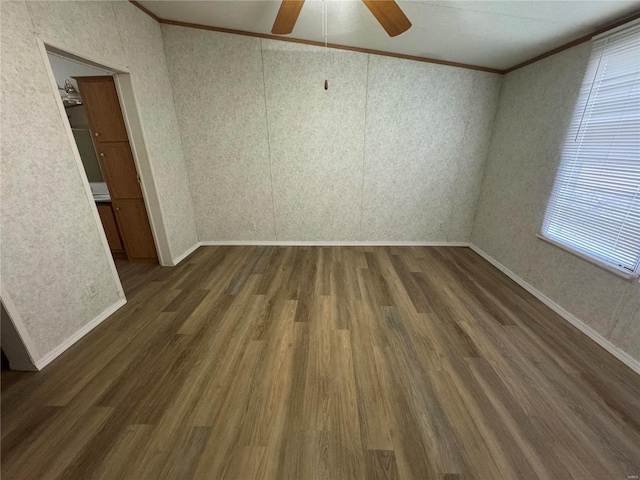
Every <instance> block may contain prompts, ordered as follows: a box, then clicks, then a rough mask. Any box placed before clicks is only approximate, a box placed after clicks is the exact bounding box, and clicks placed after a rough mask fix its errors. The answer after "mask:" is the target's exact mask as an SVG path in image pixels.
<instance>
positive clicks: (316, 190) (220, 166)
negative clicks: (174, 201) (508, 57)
mask: <svg viewBox="0 0 640 480" xmlns="http://www.w3.org/2000/svg"><path fill="white" fill-rule="evenodd" d="M162 35H163V39H164V44H165V51H166V55H167V64H168V67H169V73H170V78H171V82H172V85H173V90H174V96H175V102H176V112H177V116H178V124H179V127H180V133H181V137H182V144H183V147H184V153H185V159H186V163H187V170H188V175H189V180H190V185H191V189H192V194H193V201H194V209H195V213H196V223H197V226H198V234H199V238H200V240H202V241H234V240H278V241H467V240H469V236H470V232H471V227H472V222H473V216H474V213H475V204H476V199H477V196H478V192H479V188H480V181H481V172H482V169H483V165H484V160H485V157H486V149H487V147H488V141H489V135H490V131H491V127H492V123H493V118H494V112H495V108H496V103H497V96H498V92H499V88H500V76H498V75H495V74H489V73H484V72H476V71H472V70H466V69H460V68H454V67H447V66H442V65H434V64H427V63H421V62H413V61H408V60H400V59H395V58H388V57H381V56H376V55H367V54H362V53H356V52H347V51H340V50H331V49H330V50H327V51H325V50H324V49H322V48H318V47H312V46H307V45H300V44H294V43H286V42H279V41H274V40H264V39H259V38H252V37H243V36H238V35H230V34H224V33H218V32H210V31H204V30H196V29H190V28H184V27H176V26H169V25H163V26H162ZM325 77H327V78H328V79H329V90H328V91H325V90H324V88H323V85H324V79H325Z"/></svg>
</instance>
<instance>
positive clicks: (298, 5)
mask: <svg viewBox="0 0 640 480" xmlns="http://www.w3.org/2000/svg"><path fill="white" fill-rule="evenodd" d="M303 4H304V0H282V3H281V4H280V10H278V16H277V17H276V21H275V22H274V24H273V28H272V29H271V33H273V34H274V35H286V34H288V33H291V32H293V27H294V26H295V24H296V20H298V15H300V10H302V5H303Z"/></svg>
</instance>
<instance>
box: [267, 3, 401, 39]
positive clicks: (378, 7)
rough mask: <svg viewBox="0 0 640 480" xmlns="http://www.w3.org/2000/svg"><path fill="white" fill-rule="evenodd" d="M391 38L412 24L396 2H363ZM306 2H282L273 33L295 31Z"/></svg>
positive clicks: (280, 33) (284, 33) (282, 33)
mask: <svg viewBox="0 0 640 480" xmlns="http://www.w3.org/2000/svg"><path fill="white" fill-rule="evenodd" d="M362 1H363V2H364V4H365V5H366V6H367V8H368V9H369V11H370V12H371V13H372V14H373V16H374V17H376V19H377V20H378V22H380V25H382V28H384V29H385V30H386V31H387V33H388V34H389V36H390V37H395V36H396V35H400V34H401V33H403V32H406V31H407V30H409V28H410V27H411V22H410V21H409V19H408V18H407V16H406V15H405V14H404V12H403V11H402V10H401V9H400V7H399V6H398V4H397V3H396V2H395V1H394V0H362ZM303 4H304V0H282V3H281V4H280V10H278V16H277V17H276V21H275V23H274V24H273V29H271V33H273V34H274V35H286V34H288V33H291V32H292V31H293V27H294V25H295V24H296V20H297V19H298V15H299V14H300V10H302V5H303Z"/></svg>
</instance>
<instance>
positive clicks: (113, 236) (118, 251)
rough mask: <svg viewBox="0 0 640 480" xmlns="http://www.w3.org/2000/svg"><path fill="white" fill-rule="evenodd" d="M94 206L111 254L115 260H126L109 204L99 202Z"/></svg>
mask: <svg viewBox="0 0 640 480" xmlns="http://www.w3.org/2000/svg"><path fill="white" fill-rule="evenodd" d="M96 206H97V207H98V214H100V220H101V221H102V227H103V228H104V233H105V234H106V236H107V242H108V243H109V248H110V249H111V253H113V254H114V257H116V258H126V252H125V251H124V246H123V245H122V240H121V238H120V232H119V231H118V225H117V224H116V218H115V216H114V214H113V208H112V206H111V202H100V203H97V204H96Z"/></svg>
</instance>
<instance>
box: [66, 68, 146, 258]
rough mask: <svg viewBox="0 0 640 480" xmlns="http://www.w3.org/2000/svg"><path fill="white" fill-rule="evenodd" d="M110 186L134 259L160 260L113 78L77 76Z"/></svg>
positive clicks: (129, 253) (128, 251)
mask: <svg viewBox="0 0 640 480" xmlns="http://www.w3.org/2000/svg"><path fill="white" fill-rule="evenodd" d="M75 79H76V80H77V82H78V87H79V89H80V95H82V100H83V102H84V106H85V110H86V112H87V118H88V120H89V126H90V128H91V132H92V134H93V139H94V140H95V145H96V150H97V151H98V156H99V157H98V158H99V161H100V166H101V167H102V171H103V173H104V180H105V182H106V183H107V187H108V188H109V194H110V195H111V202H112V205H113V209H114V213H115V219H116V223H117V226H118V231H119V232H120V236H121V238H122V243H123V244H124V250H125V252H126V254H127V257H128V258H129V260H130V261H132V262H150V263H157V262H158V254H157V252H156V247H155V243H154V241H153V234H152V232H151V226H150V224H149V217H148V215H147V209H146V208H145V204H144V199H143V197H142V189H141V188H140V178H139V177H138V172H137V170H136V165H135V162H134V159H133V154H132V152H131V145H130V144H129V137H128V136H127V130H126V128H125V124H124V118H123V116H122V110H121V109H120V102H119V100H118V93H117V91H116V86H115V83H114V81H113V77H110V76H105V77H75Z"/></svg>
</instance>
